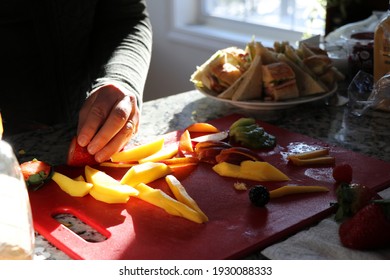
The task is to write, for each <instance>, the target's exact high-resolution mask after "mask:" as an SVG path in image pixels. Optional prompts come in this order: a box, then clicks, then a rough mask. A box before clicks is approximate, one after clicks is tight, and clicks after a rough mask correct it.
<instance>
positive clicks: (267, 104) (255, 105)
mask: <svg viewBox="0 0 390 280" xmlns="http://www.w3.org/2000/svg"><path fill="white" fill-rule="evenodd" d="M195 88H196V89H197V90H198V91H199V92H201V93H202V94H204V95H205V96H207V97H209V98H211V99H215V100H218V101H221V102H225V103H229V104H231V105H234V106H237V107H240V108H244V109H250V110H278V109H287V108H291V107H294V106H297V105H299V104H304V103H310V102H314V101H318V100H321V99H324V98H327V97H330V96H331V95H332V94H333V93H335V92H336V90H337V85H336V86H335V87H334V88H333V89H332V90H331V91H329V92H326V93H322V94H316V95H312V96H308V97H299V98H294V99H289V100H286V101H260V100H249V101H233V100H230V99H223V98H219V97H217V96H215V95H213V94H212V92H211V91H210V90H207V89H206V88H198V87H195Z"/></svg>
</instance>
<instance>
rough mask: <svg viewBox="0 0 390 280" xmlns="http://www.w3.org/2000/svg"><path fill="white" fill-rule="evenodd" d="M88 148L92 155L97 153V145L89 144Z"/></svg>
mask: <svg viewBox="0 0 390 280" xmlns="http://www.w3.org/2000/svg"><path fill="white" fill-rule="evenodd" d="M87 150H88V153H90V154H91V155H94V154H96V145H89V146H88V147H87Z"/></svg>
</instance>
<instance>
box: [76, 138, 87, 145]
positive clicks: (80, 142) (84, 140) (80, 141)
mask: <svg viewBox="0 0 390 280" xmlns="http://www.w3.org/2000/svg"><path fill="white" fill-rule="evenodd" d="M77 140H78V142H79V145H80V146H81V147H85V146H87V144H88V138H87V137H86V136H85V135H79V137H78V138H77Z"/></svg>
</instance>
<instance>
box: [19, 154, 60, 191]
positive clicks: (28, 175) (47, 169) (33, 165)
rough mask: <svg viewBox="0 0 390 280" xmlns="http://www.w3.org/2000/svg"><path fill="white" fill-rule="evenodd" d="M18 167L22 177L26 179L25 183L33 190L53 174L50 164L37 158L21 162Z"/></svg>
mask: <svg viewBox="0 0 390 280" xmlns="http://www.w3.org/2000/svg"><path fill="white" fill-rule="evenodd" d="M20 169H21V171H22V174H23V178H24V180H25V181H26V185H27V186H28V187H31V188H33V189H34V190H37V189H39V188H40V187H42V186H43V184H44V183H46V182H47V181H49V180H50V179H51V176H52V175H53V168H52V167H51V165H50V164H48V163H46V162H44V161H40V160H37V159H33V160H30V161H26V162H23V163H22V164H20Z"/></svg>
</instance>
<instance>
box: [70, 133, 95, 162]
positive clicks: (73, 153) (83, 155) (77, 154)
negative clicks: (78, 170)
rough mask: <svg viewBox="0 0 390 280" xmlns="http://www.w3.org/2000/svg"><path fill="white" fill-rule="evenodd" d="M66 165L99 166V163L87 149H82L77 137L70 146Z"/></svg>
mask: <svg viewBox="0 0 390 280" xmlns="http://www.w3.org/2000/svg"><path fill="white" fill-rule="evenodd" d="M66 164H67V165H69V166H86V165H94V164H97V161H96V160H95V158H94V156H93V155H91V154H90V153H89V152H88V150H87V147H81V146H80V145H79V144H78V143H77V137H76V136H75V137H73V139H72V141H71V142H70V145H69V150H68V157H67V160H66Z"/></svg>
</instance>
